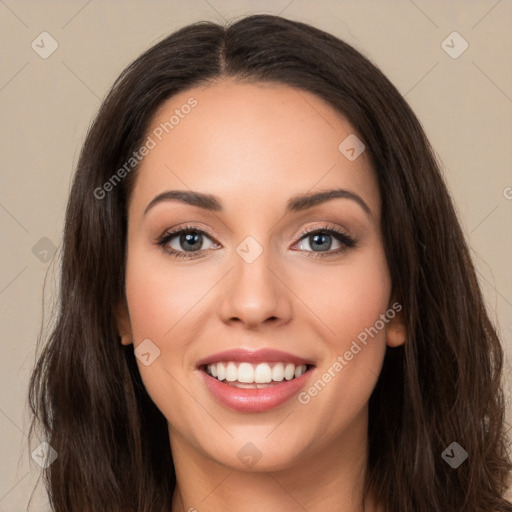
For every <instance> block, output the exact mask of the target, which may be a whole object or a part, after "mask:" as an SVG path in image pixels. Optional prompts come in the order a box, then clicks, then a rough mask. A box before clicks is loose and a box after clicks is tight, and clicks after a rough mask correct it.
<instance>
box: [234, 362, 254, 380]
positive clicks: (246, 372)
mask: <svg viewBox="0 0 512 512" xmlns="http://www.w3.org/2000/svg"><path fill="white" fill-rule="evenodd" d="M238 382H246V383H247V384H252V383H253V382H254V368H253V367H252V364H250V363H240V366H239V367H238Z"/></svg>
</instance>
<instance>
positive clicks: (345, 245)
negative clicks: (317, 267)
mask: <svg viewBox="0 0 512 512" xmlns="http://www.w3.org/2000/svg"><path fill="white" fill-rule="evenodd" d="M183 233H195V234H199V235H206V236H207V237H208V238H212V237H211V236H210V234H209V233H207V232H206V231H203V230H202V229H199V228H198V227H197V226H184V227H181V228H179V229H177V230H175V231H168V232H167V233H165V234H164V235H163V236H162V237H161V238H160V239H159V240H158V241H157V245H158V246H160V247H161V248H162V249H163V250H164V251H165V252H166V253H167V254H169V255H170V256H172V257H174V258H188V259H194V258H196V257H198V256H199V255H200V254H201V253H202V252H205V251H207V250H208V249H202V250H199V251H177V250H175V249H171V248H169V247H166V246H167V244H168V243H169V242H170V241H171V240H172V239H173V238H175V237H176V236H178V235H181V234H183ZM317 234H324V235H325V234H327V235H330V236H333V237H334V238H336V239H337V240H338V241H339V242H340V243H341V244H342V247H340V248H339V249H336V250H333V251H323V252H315V251H305V252H309V253H312V255H311V256H308V257H310V258H325V257H327V256H334V255H337V254H342V253H344V252H345V251H347V250H348V249H351V248H353V247H356V245H357V242H358V240H357V239H355V238H352V237H350V236H349V235H347V234H346V233H344V232H343V231H341V230H338V229H335V228H331V227H329V226H322V227H320V228H312V229H308V230H306V231H304V232H302V233H301V234H300V238H299V241H300V240H302V239H303V238H306V237H307V236H311V235H317Z"/></svg>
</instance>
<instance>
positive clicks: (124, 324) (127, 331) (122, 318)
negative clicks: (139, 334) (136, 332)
mask: <svg viewBox="0 0 512 512" xmlns="http://www.w3.org/2000/svg"><path fill="white" fill-rule="evenodd" d="M116 322H117V329H118V332H119V336H120V337H121V343H122V344H123V345H130V344H131V343H133V336H132V326H131V324H130V315H129V314H128V306H127V305H126V302H125V301H124V300H123V301H122V302H121V303H120V304H118V306H117V308H116Z"/></svg>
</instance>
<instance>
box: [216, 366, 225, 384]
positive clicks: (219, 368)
mask: <svg viewBox="0 0 512 512" xmlns="http://www.w3.org/2000/svg"><path fill="white" fill-rule="evenodd" d="M225 378H226V367H225V366H224V363H217V379H219V380H224V379H225Z"/></svg>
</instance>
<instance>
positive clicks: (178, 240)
mask: <svg viewBox="0 0 512 512" xmlns="http://www.w3.org/2000/svg"><path fill="white" fill-rule="evenodd" d="M205 238H206V239H210V236H209V235H208V233H206V232H205V231H203V230H202V229H199V228H198V227H196V226H185V227H182V228H180V229H176V230H174V231H169V232H167V233H165V234H164V235H163V236H162V237H161V238H160V240H158V242H157V244H158V245H159V246H160V247H162V248H163V249H164V250H165V251H166V252H167V253H169V254H170V255H171V256H174V257H177V258H191V257H195V256H198V255H199V254H200V253H202V252H203V251H206V250H208V248H206V249H203V248H202V247H203V243H204V241H205ZM213 245H216V246H217V247H220V246H219V244H215V243H214V244H213ZM210 248H211V247H210ZM182 249H183V250H182Z"/></svg>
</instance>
